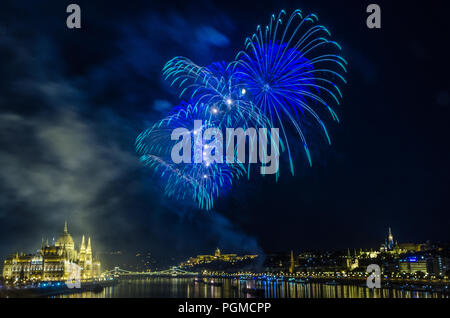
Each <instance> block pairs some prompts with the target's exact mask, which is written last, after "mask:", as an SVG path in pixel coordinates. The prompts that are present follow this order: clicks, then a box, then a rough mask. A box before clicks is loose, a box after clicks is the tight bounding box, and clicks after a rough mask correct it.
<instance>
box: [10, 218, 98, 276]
mask: <svg viewBox="0 0 450 318" xmlns="http://www.w3.org/2000/svg"><path fill="white" fill-rule="evenodd" d="M73 264H76V265H78V266H80V268H81V279H82V280H89V279H92V278H96V277H99V276H100V262H99V261H97V260H94V259H93V257H92V246H91V239H90V238H88V242H87V245H86V244H85V238H84V236H83V237H82V239H81V246H80V249H79V251H77V250H76V249H75V244H74V241H73V239H72V236H71V235H70V234H69V232H68V230H67V223H66V224H65V225H64V232H63V233H62V234H61V236H60V237H59V238H58V239H57V240H56V242H54V244H51V245H50V244H48V241H47V243H45V244H44V240H42V244H41V248H40V249H39V251H38V252H37V253H35V254H24V253H16V254H15V255H12V256H10V257H8V258H7V259H6V260H5V261H4V266H3V278H4V279H5V280H7V281H10V282H24V281H65V280H67V279H68V278H69V275H70V274H71V273H72V270H73V269H72V268H73Z"/></svg>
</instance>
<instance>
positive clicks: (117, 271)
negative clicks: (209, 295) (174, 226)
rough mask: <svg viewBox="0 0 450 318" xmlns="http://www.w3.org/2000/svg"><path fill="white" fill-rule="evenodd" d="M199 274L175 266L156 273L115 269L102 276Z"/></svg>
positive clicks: (183, 275)
mask: <svg viewBox="0 0 450 318" xmlns="http://www.w3.org/2000/svg"><path fill="white" fill-rule="evenodd" d="M198 274H199V273H195V272H188V271H185V270H182V269H180V268H179V267H176V266H173V267H171V268H169V269H166V270H163V271H155V272H133V271H129V270H125V269H121V268H120V267H114V269H112V270H110V271H106V272H104V273H103V274H102V276H103V277H142V276H148V277H191V276H198Z"/></svg>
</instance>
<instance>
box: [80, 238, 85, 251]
mask: <svg viewBox="0 0 450 318" xmlns="http://www.w3.org/2000/svg"><path fill="white" fill-rule="evenodd" d="M85 251H86V247H85V245H84V235H83V237H82V238H81V247H80V252H85Z"/></svg>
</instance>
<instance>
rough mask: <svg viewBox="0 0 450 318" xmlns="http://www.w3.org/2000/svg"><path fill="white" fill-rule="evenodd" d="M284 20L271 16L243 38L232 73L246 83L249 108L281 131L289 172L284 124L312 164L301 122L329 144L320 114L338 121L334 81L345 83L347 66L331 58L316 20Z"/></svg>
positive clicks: (332, 45)
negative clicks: (310, 121)
mask: <svg viewBox="0 0 450 318" xmlns="http://www.w3.org/2000/svg"><path fill="white" fill-rule="evenodd" d="M285 15H286V13H285V12H284V11H281V12H280V13H279V14H278V16H277V17H275V15H272V17H271V19H270V23H269V25H267V26H266V27H265V28H263V27H261V26H258V27H257V30H256V33H255V34H253V35H252V36H251V37H249V38H247V40H246V47H245V51H242V52H239V53H238V55H237V57H236V66H237V67H236V72H235V74H236V77H238V78H239V81H240V82H242V83H245V84H246V87H247V89H248V91H249V92H250V93H251V95H252V96H253V103H255V104H256V106H257V107H258V108H259V109H260V110H261V111H262V112H263V113H264V114H266V115H267V116H268V117H269V118H270V121H271V123H272V125H274V126H277V127H279V128H280V129H281V131H282V135H283V136H284V140H285V145H286V147H287V151H288V154H289V160H290V165H291V172H292V173H294V169H293V163H292V157H291V150H290V146H289V142H288V140H287V133H286V129H285V126H286V123H289V124H290V125H292V126H293V127H294V128H295V130H296V132H297V133H298V135H299V136H300V138H301V140H302V143H303V147H304V149H305V152H306V155H307V158H308V161H309V163H310V164H311V157H310V153H309V148H308V145H307V142H306V139H305V136H304V133H303V129H302V118H303V119H304V118H305V117H306V116H312V118H314V119H315V121H316V122H317V123H318V124H319V125H320V127H321V129H322V130H323V132H324V134H325V137H326V139H327V141H328V142H329V143H331V141H330V138H329V136H328V132H327V129H326V127H325V124H324V123H323V121H322V119H321V117H320V113H322V112H323V110H325V111H327V112H329V113H330V114H331V117H332V118H333V119H334V120H336V121H338V117H337V115H336V113H335V112H334V111H333V109H332V107H333V106H334V105H339V98H342V95H341V92H340V90H339V87H338V86H337V84H335V83H334V80H336V81H338V82H343V83H345V79H344V78H343V77H342V75H341V73H344V72H345V71H346V69H345V64H346V61H345V60H344V59H343V58H342V57H340V56H339V55H336V51H339V50H340V49H341V48H340V46H339V45H338V44H337V43H336V42H333V41H330V40H328V38H329V37H330V33H329V31H328V30H327V28H325V27H324V26H322V25H319V24H317V21H318V18H317V16H316V15H314V14H310V15H307V16H304V15H303V14H302V12H301V11H300V10H296V11H295V12H294V13H293V14H292V15H291V16H290V17H289V18H287V17H285ZM283 18H286V19H285V20H284V21H283Z"/></svg>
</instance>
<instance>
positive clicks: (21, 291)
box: [0, 280, 119, 298]
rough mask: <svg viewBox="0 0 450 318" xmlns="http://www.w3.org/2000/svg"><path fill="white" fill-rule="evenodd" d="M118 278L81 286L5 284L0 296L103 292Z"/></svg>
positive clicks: (24, 296) (49, 295)
mask: <svg viewBox="0 0 450 318" xmlns="http://www.w3.org/2000/svg"><path fill="white" fill-rule="evenodd" d="M118 283H119V281H118V280H105V281H94V282H84V283H81V287H80V288H69V287H67V285H66V284H65V283H64V282H49V283H45V284H40V286H20V287H16V286H5V285H3V286H2V287H1V288H0V298H36V297H51V296H57V295H67V294H76V293H83V292H88V291H89V292H93V293H101V292H102V291H103V289H104V288H106V287H110V286H114V285H116V284H118Z"/></svg>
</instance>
